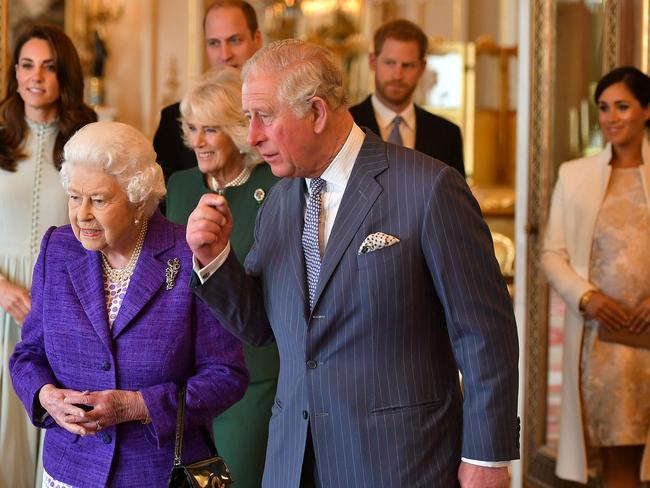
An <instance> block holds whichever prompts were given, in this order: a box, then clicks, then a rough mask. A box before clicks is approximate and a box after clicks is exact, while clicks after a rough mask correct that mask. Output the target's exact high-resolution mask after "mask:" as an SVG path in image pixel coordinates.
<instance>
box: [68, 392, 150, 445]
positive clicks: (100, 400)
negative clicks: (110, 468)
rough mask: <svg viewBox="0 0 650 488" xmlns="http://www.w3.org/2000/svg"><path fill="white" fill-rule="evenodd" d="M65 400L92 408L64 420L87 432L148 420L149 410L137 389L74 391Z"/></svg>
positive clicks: (93, 432)
mask: <svg viewBox="0 0 650 488" xmlns="http://www.w3.org/2000/svg"><path fill="white" fill-rule="evenodd" d="M65 402H66V403H68V404H72V403H76V404H82V405H88V406H89V407H92V410H90V411H88V412H84V415H81V416H80V415H76V414H71V415H68V416H66V418H65V421H66V422H68V423H72V424H78V425H80V426H81V427H82V428H83V429H84V430H86V431H87V433H89V434H95V433H97V432H99V431H100V430H102V429H105V428H106V427H110V426H112V425H117V424H121V423H122V422H130V421H134V420H140V421H147V420H149V412H148V411H147V407H146V405H145V403H144V399H143V398H142V394H141V393H140V392H139V391H127V390H103V391H94V392H75V393H74V394H72V395H68V396H67V397H66V399H65Z"/></svg>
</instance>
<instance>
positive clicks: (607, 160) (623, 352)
mask: <svg viewBox="0 0 650 488" xmlns="http://www.w3.org/2000/svg"><path fill="white" fill-rule="evenodd" d="M631 78H632V79H636V84H635V83H632V85H630V84H629V80H630V79H631ZM639 87H640V88H639ZM595 99H596V103H597V104H598V106H599V122H600V125H601V129H602V130H603V133H604V134H605V136H606V138H607V139H608V141H609V143H608V144H607V146H606V147H605V149H604V150H603V151H602V152H601V153H600V154H597V155H595V156H591V157H586V158H581V159H576V160H574V161H570V162H567V163H564V164H563V165H562V166H561V167H560V170H559V176H558V180H557V183H556V187H555V191H554V193H553V199H552V203H551V212H550V217H549V221H548V226H547V231H546V237H545V243H544V249H543V251H542V268H543V269H544V272H545V274H546V277H547V279H548V281H549V283H550V285H551V286H552V287H553V288H554V289H555V290H556V291H557V292H558V293H559V294H560V295H561V296H562V298H563V299H564V301H565V302H566V315H565V322H564V357H563V368H564V369H563V377H562V404H561V413H560V441H559V452H558V456H557V459H558V460H557V465H556V473H557V475H558V476H559V477H561V478H565V479H569V480H574V481H578V482H581V483H586V482H587V478H588V476H587V465H588V461H587V445H590V446H592V447H600V448H602V451H601V452H602V454H603V461H604V463H603V478H604V481H605V486H608V487H609V486H635V485H636V486H638V485H639V474H640V479H642V480H648V479H650V453H649V452H648V451H650V450H649V449H648V448H647V446H648V445H649V444H650V437H649V436H648V427H649V423H650V386H649V385H650V351H649V350H647V349H640V348H631V347H627V346H622V345H619V344H612V343H603V342H601V341H599V340H598V339H597V338H596V336H597V333H596V334H594V331H595V332H597V327H598V326H600V327H603V326H605V327H607V328H619V327H629V328H631V329H632V330H635V331H639V332H643V333H650V299H649V298H648V297H649V296H650V290H649V288H650V284H649V282H650V280H647V274H645V275H644V276H645V278H643V277H642V278H641V280H640V281H639V282H640V283H642V288H643V287H645V289H642V290H638V288H639V287H638V286H635V288H634V293H636V294H637V295H639V294H641V296H640V297H638V296H636V297H634V298H633V299H632V301H631V302H630V300H627V301H626V297H625V296H623V295H624V294H623V295H621V293H623V292H622V290H624V289H625V288H626V283H625V281H626V280H628V281H631V280H633V279H634V275H635V273H637V272H638V273H643V272H647V271H650V270H649V269H648V267H649V266H650V257H648V253H647V252H644V251H643V250H642V249H641V252H638V251H639V250H638V249H634V246H637V245H638V246H646V245H647V244H648V242H650V227H647V226H649V225H650V145H649V144H648V140H647V137H646V136H645V127H646V126H647V124H648V121H649V120H650V104H649V103H648V100H649V99H650V79H648V77H647V76H646V75H644V74H643V73H641V72H639V71H638V70H636V69H635V68H618V69H617V70H614V71H613V72H611V73H609V74H608V75H606V76H605V77H604V78H603V79H602V80H601V81H600V83H599V85H598V87H597V89H596V95H595ZM625 172H627V175H625V174H624V173H625ZM615 175H617V176H615ZM619 176H624V179H623V180H621V179H619ZM625 178H627V179H625ZM629 178H632V179H631V180H630V179H629ZM616 181H636V182H637V183H638V184H637V185H636V186H637V188H636V193H635V195H636V197H637V198H636V202H635V203H636V207H635V208H636V210H637V211H639V212H640V215H641V218H640V219H637V220H635V221H634V222H633V223H632V224H633V226H632V228H633V233H634V234H638V236H639V237H640V238H639V239H637V235H630V233H622V234H621V232H618V233H617V234H616V235H612V236H611V237H613V238H614V239H612V240H610V241H605V244H606V245H605V246H603V245H602V241H599V240H598V239H601V238H602V236H603V233H602V231H603V229H604V231H605V233H606V231H608V230H612V229H613V228H614V227H615V226H611V225H610V226H609V228H607V227H606V226H604V222H605V221H606V219H604V213H606V209H607V208H608V205H607V203H608V202H610V203H611V202H613V201H616V202H617V203H618V202H620V201H621V200H623V199H625V200H626V201H628V203H629V200H630V199H631V197H630V194H631V193H633V189H632V188H629V187H620V186H619V187H617V185H616V183H615V182H616ZM616 188H619V189H621V190H622V191H620V192H619V193H620V194H618V193H616V191H617V190H616ZM610 199H616V200H610ZM609 208H610V209H611V210H614V207H609ZM616 210H617V211H618V213H619V214H621V215H620V216H617V215H616V214H615V212H612V213H614V219H616V218H619V219H621V218H622V219H625V217H626V216H627V215H629V214H628V213H626V210H627V209H626V208H620V207H619V208H618V209H616ZM628 221H629V218H628ZM616 223H618V221H617V222H616ZM629 224H630V222H628V225H629ZM621 236H623V237H624V239H621ZM611 237H610V239H611ZM613 240H617V242H616V243H614V242H612V241H613ZM614 244H615V245H614ZM599 246H600V247H599ZM603 249H605V251H603ZM613 249H616V250H617V251H621V249H622V253H619V255H623V256H625V257H629V256H630V255H631V254H633V253H630V249H632V250H634V251H635V252H636V253H637V254H636V255H641V256H643V255H645V257H643V258H642V261H644V262H637V261H634V262H632V261H631V260H628V261H627V262H624V263H623V264H626V265H627V266H628V267H629V268H628V269H629V271H628V269H623V270H621V268H620V267H615V266H613V265H612V263H617V264H618V261H617V258H618V257H619V255H615V254H611V255H610V256H608V255H607V252H606V251H610V252H611V251H612V250H613ZM645 249H646V250H647V249H648V247H645ZM599 253H600V254H599ZM597 259H598V262H596V260H597ZM599 267H601V268H599ZM608 269H609V271H610V275H609V276H607V275H606V273H607V270H608ZM637 269H638V271H637ZM600 271H603V273H605V275H604V278H603V277H601V281H598V278H597V276H598V275H599V272H600ZM611 271H615V272H613V273H611ZM621 271H622V272H621ZM612 282H613V283H615V285H614V286H613V287H611V286H610V288H608V287H607V284H610V285H611V284H612ZM599 283H600V285H599ZM635 284H638V282H635ZM598 324H599V325H598ZM583 344H584V345H583ZM595 348H601V349H598V350H600V351H605V354H606V355H605V356H601V358H600V359H598V360H596V359H594V357H595V356H593V352H594V351H595V350H596V349H595ZM605 358H606V359H607V360H606V361H604V360H603V359H605ZM620 358H623V359H622V360H621V361H620V362H619V359H620ZM586 359H587V360H588V361H586V362H585V360H586ZM589 361H594V362H593V363H591V364H590V362H589ZM632 361H634V363H633V364H634V369H635V370H634V376H633V377H628V376H629V375H628V376H626V375H627V373H626V371H627V372H629V371H631V368H630V366H631V365H632V363H631V362H632ZM626 362H627V363H626ZM597 363H598V366H599V367H600V368H602V369H601V370H600V371H599V372H598V374H600V375H601V376H600V378H601V379H600V380H599V381H595V382H593V381H591V380H593V378H594V377H593V376H588V375H586V374H585V373H588V372H589V368H592V367H593V368H594V369H595V368H596V365H597ZM621 364H623V365H624V366H623V367H621ZM619 367H621V369H620V370H619V369H615V368H619ZM603 372H604V373H606V374H607V375H610V376H611V378H614V379H616V381H611V382H607V380H605V379H603V378H602V373H603ZM591 373H592V374H593V371H591ZM581 375H582V378H581ZM598 383H599V384H598ZM624 385H627V386H628V388H627V389H626V392H623V391H622V390H623V389H625V388H624ZM644 390H645V391H644ZM630 391H631V392H632V393H631V397H627V396H626V395H628V394H629V392H630ZM585 395H586V396H585ZM598 395H600V396H598ZM635 395H636V396H635ZM583 398H584V399H585V400H584V403H583V401H582V399H583ZM594 398H595V399H597V400H598V401H597V402H596V401H594ZM604 405H606V406H607V409H610V408H611V409H612V411H616V410H620V412H619V413H611V411H610V412H609V413H605V412H601V411H599V409H600V410H604V408H603V406H604ZM594 412H595V413H594ZM583 413H584V419H583ZM600 414H602V419H603V420H602V421H601V417H600ZM630 415H632V416H635V419H634V421H630V420H628V419H629V418H630V417H629V416H630ZM639 417H640V419H639ZM619 420H620V422H619ZM599 422H600V423H599ZM616 422H619V423H618V424H617V423H616ZM630 423H633V424H634V425H632V426H630V425H629V424H630ZM594 425H596V427H593V426H594ZM631 431H634V432H635V433H634V434H631V433H630V432H631ZM603 432H605V434H603ZM621 432H623V433H624V435H628V434H629V436H630V437H628V438H626V439H624V440H620V437H621ZM601 434H602V435H603V436H604V438H605V439H608V440H605V441H601V440H600V436H601ZM617 437H618V439H616V440H614V441H611V440H609V439H611V438H617ZM629 439H633V440H631V441H630V440H629ZM612 442H613V444H612ZM644 445H645V446H646V448H645V449H644V448H643V446H644ZM616 453H619V455H618V456H619V457H618V458H617V457H616V456H613V457H612V455H613V454H616ZM620 453H624V455H623V456H620ZM639 464H640V465H641V466H639ZM624 465H627V466H624ZM621 470H622V471H621ZM625 472H627V474H625ZM621 473H623V474H621ZM621 476H628V477H627V478H625V479H624V480H622V479H621ZM631 480H632V481H631Z"/></svg>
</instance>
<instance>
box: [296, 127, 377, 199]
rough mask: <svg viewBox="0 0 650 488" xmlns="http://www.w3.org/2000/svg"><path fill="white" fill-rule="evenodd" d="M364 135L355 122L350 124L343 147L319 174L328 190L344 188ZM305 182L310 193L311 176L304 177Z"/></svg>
mask: <svg viewBox="0 0 650 488" xmlns="http://www.w3.org/2000/svg"><path fill="white" fill-rule="evenodd" d="M365 137H366V134H365V132H363V131H362V130H361V129H360V128H359V126H358V125H357V124H352V130H350V133H349V134H348V137H347V139H346V140H345V143H344V144H343V147H341V150H340V151H339V152H338V154H337V155H336V156H334V159H333V160H332V162H331V163H330V164H329V166H328V167H327V168H326V169H325V171H324V172H323V174H322V175H321V176H320V177H321V178H322V179H324V180H325V181H326V182H327V187H328V190H329V191H343V190H345V187H346V185H347V184H348V180H349V179H350V174H351V173H352V168H353V167H354V162H355V161H356V160H357V156H358V155H359V151H361V145H362V144H363V141H364V139H365ZM305 182H306V183H307V192H308V193H310V187H309V184H310V182H311V178H305ZM310 194H311V193H310Z"/></svg>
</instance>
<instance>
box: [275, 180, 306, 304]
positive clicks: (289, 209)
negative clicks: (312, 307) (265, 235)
mask: <svg viewBox="0 0 650 488" xmlns="http://www.w3.org/2000/svg"><path fill="white" fill-rule="evenodd" d="M304 181H305V180H304V179H302V178H295V179H294V180H292V181H291V186H290V188H289V192H288V193H289V194H288V198H285V199H284V204H285V215H286V218H287V222H286V225H285V231H287V232H288V238H289V245H288V246H287V247H288V251H289V253H290V257H289V258H290V259H289V262H290V263H291V266H292V270H291V271H292V274H293V276H294V278H295V279H296V282H297V283H298V287H299V289H300V293H301V295H302V299H303V303H305V304H307V303H308V298H307V297H308V294H307V278H306V274H305V256H304V254H303V251H302V229H303V226H304V222H305V217H304V209H305V188H304V186H303V185H304V183H303V182H304ZM281 231H282V230H281Z"/></svg>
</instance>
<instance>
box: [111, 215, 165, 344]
mask: <svg viewBox="0 0 650 488" xmlns="http://www.w3.org/2000/svg"><path fill="white" fill-rule="evenodd" d="M162 219H163V217H162V216H161V215H160V214H159V213H156V214H154V216H153V217H152V218H151V220H150V221H149V229H148V230H147V236H146V237H145V240H144V245H143V246H142V252H141V253H140V258H139V259H138V262H137V264H136V266H135V271H134V272H133V276H131V281H130V283H129V288H128V289H127V291H126V295H125V297H124V301H123V302H122V305H121V306H120V311H119V312H118V314H117V317H116V318H115V322H113V329H112V335H113V339H115V338H117V337H118V336H119V335H120V334H121V333H122V332H123V331H124V330H125V329H126V327H127V326H128V325H129V324H130V323H131V322H132V321H133V319H134V318H135V317H136V316H137V315H138V313H139V312H140V311H141V310H142V309H143V308H144V307H145V306H146V305H147V303H149V301H150V300H151V299H152V298H153V296H154V295H155V294H156V292H157V291H158V290H159V289H160V288H161V287H162V286H163V285H164V284H165V282H166V281H165V270H166V269H167V263H166V262H165V261H164V260H160V259H158V257H157V256H158V255H159V254H160V253H162V252H164V251H166V250H167V249H169V248H171V247H172V246H173V245H174V235H173V229H172V228H171V227H168V226H164V225H163V220H162Z"/></svg>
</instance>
